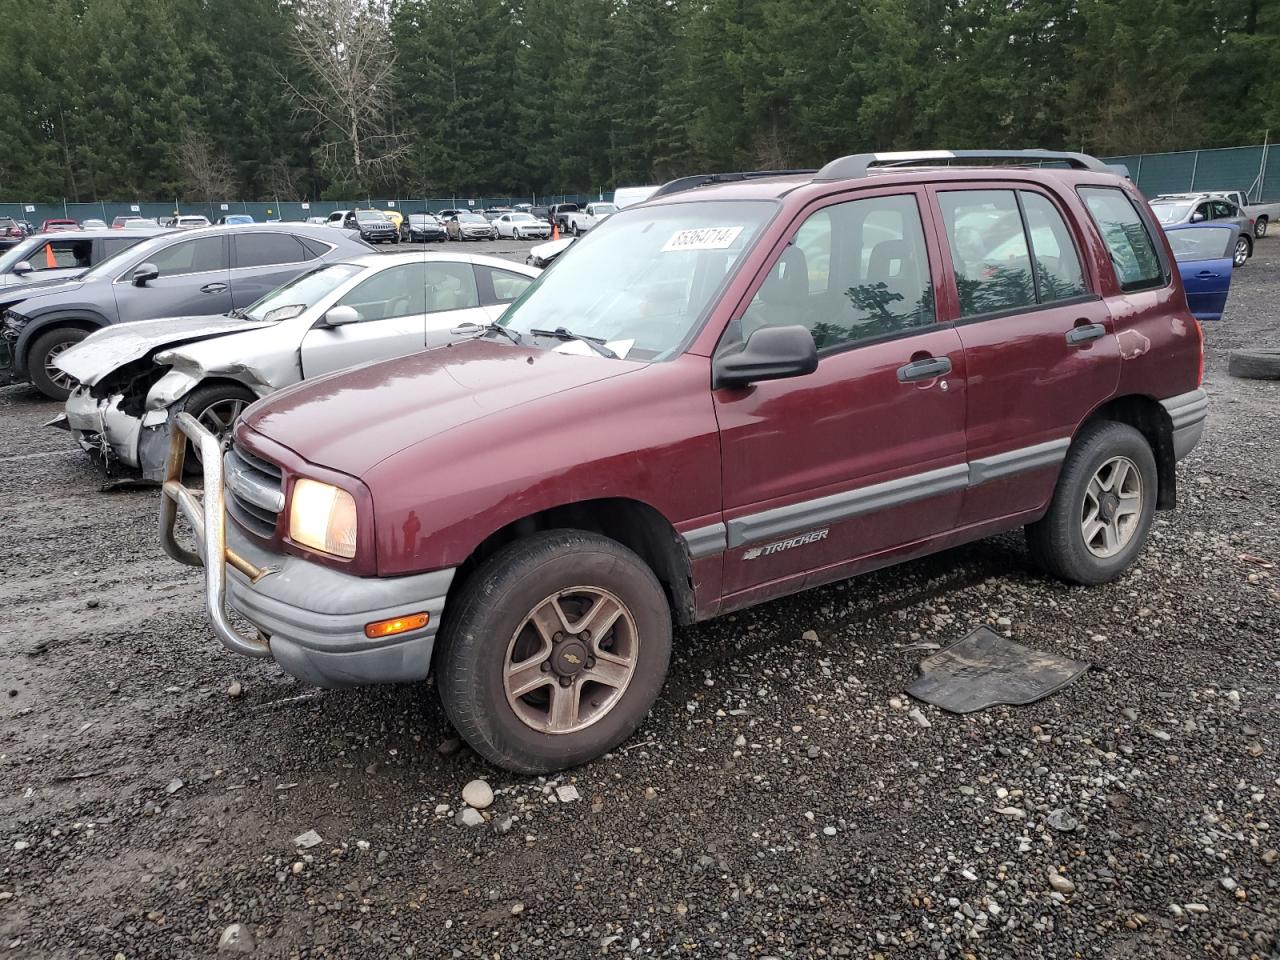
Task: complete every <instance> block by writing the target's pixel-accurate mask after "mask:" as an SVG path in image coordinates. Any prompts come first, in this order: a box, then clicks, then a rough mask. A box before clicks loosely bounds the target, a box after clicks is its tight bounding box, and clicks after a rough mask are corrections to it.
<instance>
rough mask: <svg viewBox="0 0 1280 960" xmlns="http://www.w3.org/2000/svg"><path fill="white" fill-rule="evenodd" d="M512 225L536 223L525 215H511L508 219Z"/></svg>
mask: <svg viewBox="0 0 1280 960" xmlns="http://www.w3.org/2000/svg"><path fill="white" fill-rule="evenodd" d="M510 220H511V222H512V223H536V222H537V221H535V220H534V219H533V217H531V216H529V214H527V213H513V214H512V215H511V217H510Z"/></svg>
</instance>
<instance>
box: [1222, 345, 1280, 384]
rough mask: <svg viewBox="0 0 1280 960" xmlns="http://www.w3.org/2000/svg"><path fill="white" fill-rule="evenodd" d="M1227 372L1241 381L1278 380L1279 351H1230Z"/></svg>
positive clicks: (1279, 367) (1279, 372)
mask: <svg viewBox="0 0 1280 960" xmlns="http://www.w3.org/2000/svg"><path fill="white" fill-rule="evenodd" d="M1227 372H1228V373H1229V374H1231V376H1233V377H1239V378H1240V379H1242V380H1280V349H1276V350H1235V351H1232V353H1231V358H1230V359H1229V360H1228V361H1227Z"/></svg>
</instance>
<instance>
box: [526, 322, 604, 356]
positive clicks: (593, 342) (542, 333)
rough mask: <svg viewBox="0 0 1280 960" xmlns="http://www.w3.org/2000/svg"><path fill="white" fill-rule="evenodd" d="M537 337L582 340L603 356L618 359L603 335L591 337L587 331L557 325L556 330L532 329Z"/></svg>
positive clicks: (532, 332)
mask: <svg viewBox="0 0 1280 960" xmlns="http://www.w3.org/2000/svg"><path fill="white" fill-rule="evenodd" d="M529 332H530V333H531V334H533V335H534V336H535V337H555V338H556V339H557V340H580V341H581V342H583V343H585V344H586V345H587V346H588V347H590V348H591V349H592V350H594V351H595V352H596V353H598V354H600V356H602V357H608V358H609V359H610V360H617V359H618V355H617V354H616V353H614V352H613V351H612V350H610V349H609V348H608V347H606V346H605V340H604V338H602V337H589V336H587V335H586V334H585V333H574V332H573V331H572V330H568V329H566V328H564V327H556V328H555V329H554V330H530V331H529Z"/></svg>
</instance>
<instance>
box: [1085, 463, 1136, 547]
mask: <svg viewBox="0 0 1280 960" xmlns="http://www.w3.org/2000/svg"><path fill="white" fill-rule="evenodd" d="M1142 496H1143V490H1142V474H1141V472H1140V471H1139V470H1138V466H1137V464H1135V463H1134V462H1133V461H1132V460H1130V459H1129V458H1128V457H1112V458H1111V459H1110V460H1108V461H1107V462H1106V463H1104V464H1103V465H1102V466H1101V467H1099V468H1098V470H1097V472H1096V473H1094V475H1093V479H1091V480H1090V481H1089V485H1088V487H1086V488H1085V494H1084V505H1083V507H1082V509H1081V512H1080V534H1081V536H1083V537H1084V545H1085V546H1086V547H1087V548H1088V550H1089V552H1090V553H1092V554H1093V555H1094V556H1095V557H1100V558H1102V559H1104V560H1105V559H1108V558H1110V557H1114V556H1115V555H1116V554H1117V553H1119V552H1120V551H1121V550H1123V549H1124V548H1125V547H1127V546H1128V545H1129V541H1131V540H1132V539H1133V536H1134V534H1135V533H1136V532H1137V530H1138V527H1139V526H1140V525H1141V521H1142Z"/></svg>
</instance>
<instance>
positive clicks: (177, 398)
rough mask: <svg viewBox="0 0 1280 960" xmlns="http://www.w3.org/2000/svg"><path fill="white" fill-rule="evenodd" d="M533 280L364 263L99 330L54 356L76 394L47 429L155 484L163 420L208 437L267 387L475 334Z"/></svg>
mask: <svg viewBox="0 0 1280 960" xmlns="http://www.w3.org/2000/svg"><path fill="white" fill-rule="evenodd" d="M538 273H539V271H538V270H536V269H533V268H530V267H527V266H522V265H519V264H515V263H511V262H510V261H507V260H499V259H496V258H494V257H484V256H465V255H461V254H443V253H442V254H436V253H430V254H427V253H404V254H393V255H390V256H387V255H382V254H378V255H369V256H363V257H355V258H352V259H350V260H347V261H343V262H340V263H331V264H327V265H325V266H322V267H319V268H317V269H315V270H313V271H311V272H309V273H305V274H303V275H302V276H300V277H298V278H297V279H295V280H293V281H291V282H289V283H287V284H285V285H284V286H282V287H279V288H278V289H276V290H274V291H272V292H271V293H269V294H267V295H266V296H265V297H263V298H262V299H261V300H259V301H258V302H257V303H255V304H253V306H251V307H249V308H247V309H245V310H242V311H233V312H232V313H230V314H227V315H225V316H214V317H177V318H168V319H163V320H143V321H139V322H136V323H124V324H116V325H113V326H110V327H106V328H104V329H102V330H99V331H98V332H96V333H94V334H92V335H90V336H89V337H88V338H86V339H85V340H83V341H81V342H80V343H79V344H77V345H76V346H74V347H72V348H71V349H69V350H67V351H65V352H64V353H62V354H61V355H60V356H59V357H58V359H57V361H56V362H57V365H58V367H59V368H60V369H61V370H62V371H64V372H65V373H67V374H69V375H70V376H72V377H74V378H75V379H76V380H77V381H79V386H77V387H76V388H75V389H74V390H73V391H72V393H71V396H70V397H68V398H67V401H66V412H65V413H64V414H62V415H60V416H59V417H57V418H55V420H54V421H52V425H54V426H59V427H63V428H65V429H68V430H70V431H71V434H72V436H73V437H74V438H75V440H76V442H77V443H78V444H79V445H80V446H81V447H82V448H83V449H84V450H85V451H86V452H88V453H89V454H90V455H91V456H93V457H94V458H95V459H97V460H98V461H99V462H100V463H101V464H102V465H103V467H104V468H105V469H106V470H107V473H108V474H109V475H110V474H112V473H117V472H129V473H133V474H137V473H140V474H141V475H142V477H143V478H144V479H148V480H161V479H163V477H164V469H165V461H166V458H167V454H168V443H169V440H168V437H169V427H168V423H169V419H170V417H172V416H175V415H176V414H177V413H179V412H186V413H190V414H191V415H192V416H194V417H195V418H196V419H197V420H198V421H200V422H201V423H202V424H203V425H204V426H206V427H207V428H208V429H209V430H211V431H212V432H213V433H215V434H216V435H218V436H222V435H224V434H225V433H226V431H227V430H228V429H229V428H230V426H231V424H232V423H234V422H235V420H236V418H237V417H238V416H239V415H240V413H241V411H242V410H244V408H245V407H246V406H248V405H249V404H250V403H252V402H253V401H255V400H257V399H258V398H259V397H264V396H266V395H267V394H269V393H272V392H274V391H276V390H279V389H280V388H281V387H285V386H288V385H289V384H291V383H297V382H298V381H300V380H305V379H309V378H311V377H316V376H319V375H321V374H324V373H329V372H331V371H334V370H341V369H344V368H346V367H351V366H355V365H357V364H361V363H368V362H371V361H375V360H386V359H390V358H392V357H398V356H403V355H405V354H409V353H414V352H416V351H419V350H422V349H425V348H429V347H436V346H442V345H444V344H445V343H448V342H449V341H450V340H453V339H456V337H457V336H458V335H460V333H464V332H465V331H466V330H469V329H480V328H484V327H487V326H488V325H489V324H491V323H493V322H494V321H496V320H497V319H498V318H499V317H500V316H502V313H503V311H504V310H505V309H506V307H507V304H509V303H511V301H513V300H515V299H516V297H518V296H520V294H522V293H523V292H524V290H525V288H526V287H528V286H529V284H530V283H532V282H533V280H534V278H535V277H537V275H538Z"/></svg>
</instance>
